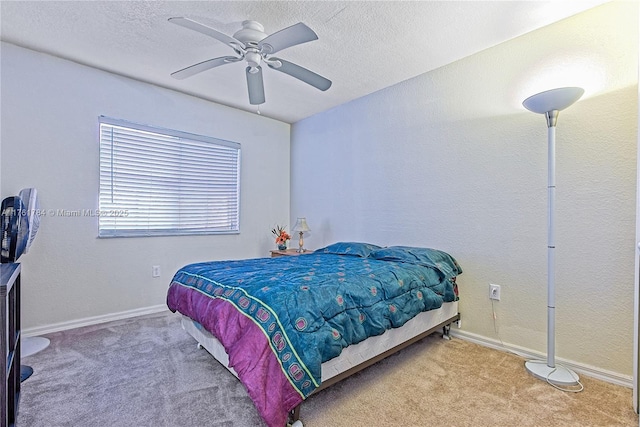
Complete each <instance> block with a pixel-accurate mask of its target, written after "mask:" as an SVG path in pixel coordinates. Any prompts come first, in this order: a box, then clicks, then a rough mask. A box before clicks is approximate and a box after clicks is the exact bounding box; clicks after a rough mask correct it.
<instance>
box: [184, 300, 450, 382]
mask: <svg viewBox="0 0 640 427" xmlns="http://www.w3.org/2000/svg"><path fill="white" fill-rule="evenodd" d="M457 313H458V302H457V301H454V302H447V303H444V304H442V307H440V308H439V309H436V310H430V311H425V312H422V313H420V314H418V315H417V316H415V317H414V318H413V319H411V320H409V321H408V322H407V323H405V324H404V325H403V326H402V327H401V328H392V329H389V330H387V331H385V333H383V334H382V335H378V336H375V337H370V338H367V339H366V340H364V341H362V342H359V343H358V344H354V345H350V346H349V347H347V348H345V349H344V350H342V353H340V355H339V356H338V357H335V358H333V359H331V360H328V361H326V362H324V363H323V364H322V366H321V369H322V376H321V379H322V381H326V380H328V379H330V378H333V377H335V376H336V375H339V374H341V373H343V372H345V371H347V370H349V369H351V368H352V367H354V366H357V365H359V364H360V363H362V362H365V361H367V360H369V359H372V358H374V357H376V356H378V355H380V354H382V353H384V352H385V351H388V350H390V349H392V348H394V347H396V346H397V345H399V344H402V343H403V342H405V341H408V340H410V339H412V338H414V337H416V336H418V335H420V334H422V333H423V332H425V331H428V330H429V329H431V328H433V327H434V326H437V325H439V324H440V323H442V322H444V321H446V320H448V319H450V318H452V317H453V316H455V315H456V314H457ZM182 328H183V329H184V330H185V331H186V332H187V333H188V334H189V335H191V336H192V337H194V338H195V339H196V341H198V343H199V344H200V345H201V346H202V347H204V348H205V349H206V350H207V351H208V352H209V353H210V354H211V355H212V356H213V357H214V358H215V359H216V360H217V361H218V362H220V363H221V364H222V365H223V366H224V367H225V368H227V369H228V370H229V372H231V373H232V374H233V375H235V376H236V377H237V376H238V374H237V373H236V371H235V370H234V369H233V368H232V367H230V366H229V356H228V355H227V352H226V351H225V349H224V346H223V345H222V344H221V343H220V341H218V339H217V338H216V337H214V336H213V335H211V334H210V333H209V331H207V330H206V329H204V328H203V327H202V326H201V325H200V324H199V323H197V322H195V321H194V320H192V319H190V318H189V317H187V316H184V315H183V316H182Z"/></svg>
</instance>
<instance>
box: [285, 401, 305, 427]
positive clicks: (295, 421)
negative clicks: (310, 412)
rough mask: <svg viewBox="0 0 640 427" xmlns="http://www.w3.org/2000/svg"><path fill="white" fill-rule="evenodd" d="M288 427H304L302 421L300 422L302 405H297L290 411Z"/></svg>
mask: <svg viewBox="0 0 640 427" xmlns="http://www.w3.org/2000/svg"><path fill="white" fill-rule="evenodd" d="M287 427H302V421H300V405H299V404H298V405H296V407H295V408H293V409H292V410H291V411H289V422H288V423H287Z"/></svg>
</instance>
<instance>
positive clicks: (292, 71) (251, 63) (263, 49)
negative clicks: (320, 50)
mask: <svg viewBox="0 0 640 427" xmlns="http://www.w3.org/2000/svg"><path fill="white" fill-rule="evenodd" d="M169 22H171V23H174V24H176V25H180V26H181V27H184V28H188V29H190V30H194V31H197V32H199V33H202V34H205V35H207V36H210V37H213V38H214V39H216V40H218V41H221V42H222V43H224V44H226V45H228V46H229V47H231V48H232V49H233V50H234V51H235V53H236V54H237V55H238V56H222V57H219V58H213V59H208V60H206V61H203V62H200V63H198V64H194V65H191V66H189V67H187V68H183V69H182V70H179V71H176V72H175V73H172V74H171V76H172V77H175V78H176V79H185V78H187V77H191V76H193V75H194V74H197V73H201V72H203V71H206V70H209V69H211V68H215V67H219V66H221V65H225V64H231V63H234V62H239V61H242V60H245V61H247V64H248V66H247V68H246V75H247V87H248V89H249V102H250V103H251V104H252V105H259V104H263V103H264V101H265V97H264V83H263V80H262V66H261V64H263V63H264V64H266V65H267V66H268V67H269V68H272V69H274V70H277V71H280V72H282V73H285V74H288V75H290V76H292V77H295V78H296V79H298V80H301V81H303V82H305V83H307V84H309V85H311V86H313V87H315V88H317V89H320V90H322V91H325V90H327V89H329V88H330V87H331V80H328V79H326V78H324V77H322V76H321V75H319V74H316V73H314V72H313V71H310V70H307V69H306V68H303V67H301V66H299V65H296V64H294V63H292V62H289V61H285V60H284V59H280V58H276V57H274V56H271V55H272V54H274V53H276V52H279V51H281V50H284V49H286V48H288V47H291V46H295V45H299V44H302V43H306V42H310V41H313V40H317V39H318V36H317V35H316V33H315V32H314V31H313V30H312V29H311V28H309V27H307V26H306V25H305V24H303V23H302V22H299V23H297V24H295V25H292V26H290V27H287V28H284V29H282V30H280V31H278V32H275V33H273V34H271V35H267V34H266V33H265V32H264V27H263V26H262V25H261V24H260V23H258V22H256V21H244V22H243V23H242V29H240V30H238V31H237V32H236V33H235V34H234V35H233V37H231V36H228V35H226V34H224V33H221V32H219V31H218V30H215V29H213V28H211V27H208V26H206V25H204V24H201V23H199V22H196V21H193V20H191V19H189V18H181V17H176V18H169Z"/></svg>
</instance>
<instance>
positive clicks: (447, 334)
mask: <svg viewBox="0 0 640 427" xmlns="http://www.w3.org/2000/svg"><path fill="white" fill-rule="evenodd" d="M442 338H444V339H445V340H450V339H451V325H444V326H443V327H442Z"/></svg>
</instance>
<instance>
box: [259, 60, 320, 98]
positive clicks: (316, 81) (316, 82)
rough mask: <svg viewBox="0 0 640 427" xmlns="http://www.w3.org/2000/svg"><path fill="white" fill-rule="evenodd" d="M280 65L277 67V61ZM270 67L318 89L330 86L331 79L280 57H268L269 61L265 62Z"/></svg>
mask: <svg viewBox="0 0 640 427" xmlns="http://www.w3.org/2000/svg"><path fill="white" fill-rule="evenodd" d="M278 62H279V63H280V64H281V65H280V66H279V67H278V66H277V63H278ZM267 65H269V67H270V68H273V69H274V70H278V71H281V72H283V73H285V74H289V75H290V76H291V77H295V78H296V79H298V80H302V81H303V82H305V83H307V84H309V85H311V86H313V87H315V88H317V89H320V90H322V91H324V90H327V89H329V88H330V87H331V80H329V79H325V78H324V77H322V76H321V75H320V74H316V73H314V72H313V71H310V70H307V69H306V68H303V67H301V66H299V65H296V64H294V63H292V62H289V61H285V60H284V59H280V58H270V61H269V63H267Z"/></svg>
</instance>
